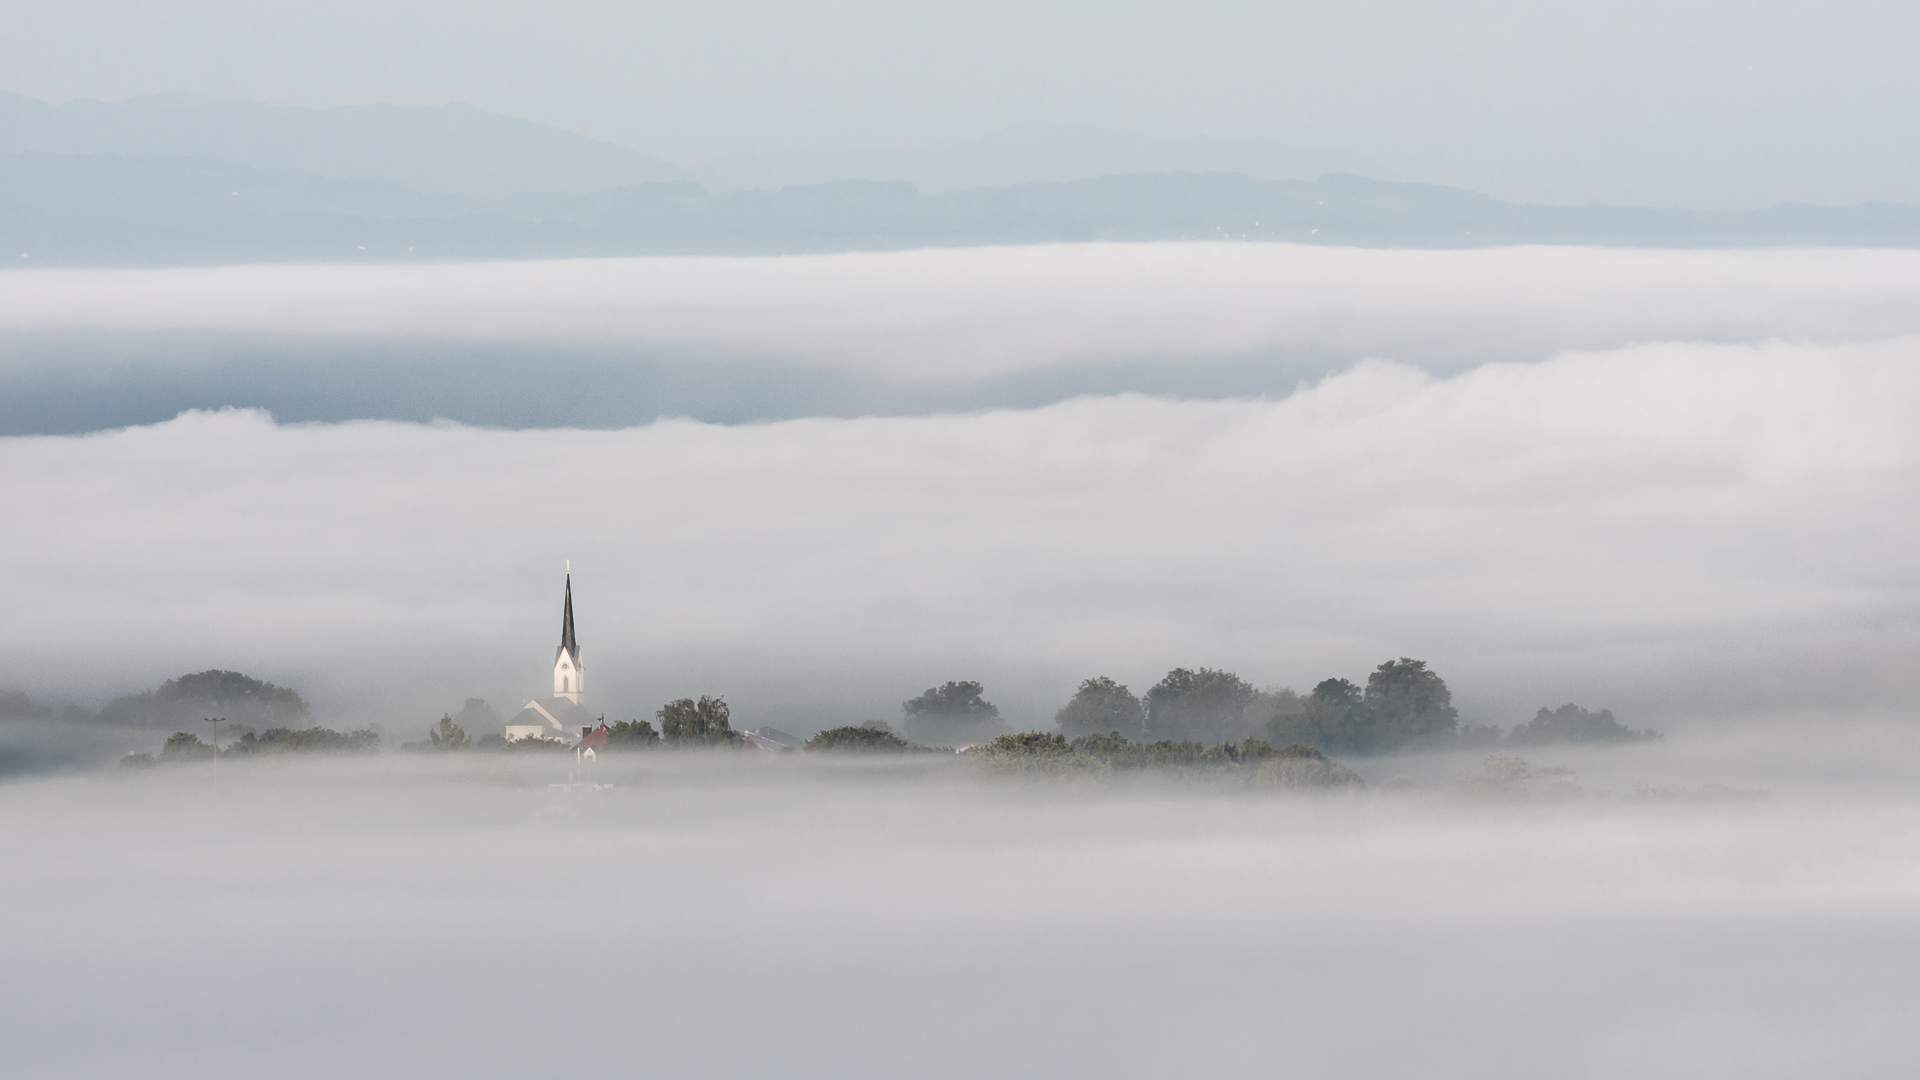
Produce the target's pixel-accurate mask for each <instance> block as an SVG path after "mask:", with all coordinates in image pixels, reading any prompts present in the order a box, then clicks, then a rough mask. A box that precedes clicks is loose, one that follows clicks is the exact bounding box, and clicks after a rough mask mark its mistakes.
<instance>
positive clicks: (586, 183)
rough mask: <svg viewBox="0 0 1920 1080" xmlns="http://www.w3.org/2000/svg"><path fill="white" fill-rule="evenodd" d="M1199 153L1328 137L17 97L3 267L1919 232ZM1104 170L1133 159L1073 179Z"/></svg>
mask: <svg viewBox="0 0 1920 1080" xmlns="http://www.w3.org/2000/svg"><path fill="white" fill-rule="evenodd" d="M968 155H976V156H978V158H979V160H977V161H974V160H971V159H970V158H969V156H968ZM1290 155H1292V156H1290ZM1189 159H1192V160H1203V159H1204V160H1217V161H1242V162H1245V163H1246V164H1247V167H1248V169H1249V170H1251V171H1253V172H1256V173H1263V174H1264V173H1270V172H1272V171H1274V170H1283V169H1286V168H1295V167H1300V168H1304V167H1306V165H1307V164H1309V163H1310V159H1311V155H1309V156H1306V157H1302V156H1299V155H1298V154H1294V152H1293V151H1291V150H1289V149H1287V148H1285V147H1279V146H1277V144H1267V143H1261V142H1259V141H1258V140H1241V141H1238V142H1236V141H1234V140H1211V141H1208V140H1165V139H1161V140H1155V139H1150V138H1147V137H1145V136H1135V135H1133V134H1131V133H1127V132H1116V131H1113V130H1110V129H1103V128H1094V127H1091V126H1087V125H1051V126H1031V125H1030V126H1028V127H1026V128H1021V129H1009V130H1008V131H1007V132H1003V133H1001V135H999V136H995V137H991V138H988V139H985V140H979V141H977V142H976V143H973V144H968V146H965V147H959V148H955V149H954V150H951V151H945V152H942V153H940V154H933V155H922V156H921V157H920V158H914V157H912V156H911V155H908V156H905V157H901V156H898V155H895V156H893V157H888V156H887V155H878V156H875V157H873V158H872V160H870V161H865V162H864V163H863V162H862V161H860V160H855V159H846V158H838V159H836V158H833V157H832V156H830V155H828V156H822V157H820V158H819V160H817V161H815V162H813V164H811V165H808V164H807V163H806V162H800V163H798V164H795V163H793V162H789V163H788V164H787V165H785V166H781V168H783V169H789V170H791V169H800V170H801V171H802V172H804V171H805V168H818V169H820V170H830V169H834V168H839V167H842V166H845V167H847V168H852V169H855V170H856V171H861V170H865V169H868V168H870V169H872V170H874V171H875V175H884V170H886V169H889V168H893V167H896V166H897V167H902V168H908V167H911V168H916V169H924V170H930V171H928V172H927V175H930V176H931V175H940V176H944V177H945V178H946V181H947V182H948V183H949V184H954V183H960V182H963V181H964V182H967V183H971V182H973V181H978V180H982V179H989V178H992V177H995V176H999V177H1009V176H1016V175H1029V174H1031V175H1043V176H1053V177H1060V178H1064V179H1053V180H1048V181H1045V182H1034V183H1017V184H1001V185H999V186H991V185H990V186H974V187H967V188H964V189H949V190H935V191H933V192H931V193H928V192H925V191H923V190H922V189H921V188H920V187H919V186H917V185H916V184H914V183H910V182H907V181H904V180H889V179H877V180H833V181H830V182H824V183H814V184H801V185H789V186H786V187H781V188H778V189H764V188H745V189H727V188H726V186H725V185H724V184H722V185H719V189H718V190H716V189H715V188H714V187H712V186H703V185H702V184H699V183H695V182H693V179H692V178H691V177H690V176H689V175H688V173H687V172H686V171H684V170H681V169H679V168H678V167H676V166H673V165H670V164H668V163H666V162H663V161H660V160H658V159H655V158H651V157H648V156H647V155H645V154H641V153H639V152H637V151H634V150H630V149H628V148H626V147H621V146H615V145H613V144H612V143H606V142H601V141H599V140H595V139H589V138H586V137H584V136H580V135H575V134H572V133H570V132H566V131H562V130H560V129H558V128H553V127H548V126H546V125H543V124H537V123H534V122H532V121H527V120H518V119H514V118H511V117H504V116H496V115H494V114H491V113H487V112H483V111H482V110H479V109H475V108H471V107H469V106H465V105H447V106H439V107H432V108H427V107H416V106H399V105H364V106H352V107H345V108H336V109H305V108H295V107H291V106H279V105H263V104H258V103H253V102H232V101H214V100H210V99H206V98H197V97H187V96H182V95H167V96H162V97H151V98H138V99H135V100H132V101H126V102H121V103H119V104H104V103H101V102H96V101H74V102H68V103H66V104H62V105H50V104H47V103H45V102H40V101H36V100H34V99H32V98H26V97H21V96H19V95H13V94H0V250H4V251H5V253H6V254H5V255H4V257H0V265H5V266H11V267H16V268H17V267H34V266H169V265H208V264H217V263H246V262H361V261H368V262H395V261H414V260H461V259H538V258H565V257H582V256H622V255H780V254H802V253H814V252H836V251H860V250H875V251H884V250H898V249H902V248H914V247H956V246H973V245H986V244H1031V243H1058V242H1072V241H1090V240H1108V241H1164V240H1235V241H1240V240H1245V241H1256V240H1264V241H1287V242H1293V243H1307V244H1339V245H1356V246H1372V247H1480V246H1488V245H1499V244H1597V245H1620V246H1658V247H1680V246H1700V247H1723V246H1736V247H1737V246H1761V245H1815V244H1817V245H1838V246H1890V247H1915V246H1920V210H1916V209H1914V208H1912V207H1905V206H1894V205H1887V204H1865V205H1860V206H1852V207H1814V206H1779V207H1774V208H1771V209H1767V210H1756V211H1698V210H1662V209H1647V208H1636V207H1617V206H1527V205H1519V204H1513V203H1504V202H1500V201H1498V200H1495V199H1492V198H1489V197H1487V196H1484V195H1477V194H1474V193H1472V192H1467V191H1461V190H1459V189H1455V188H1446V187H1437V186H1433V185H1423V184H1406V183H1392V182H1384V181H1378V180H1369V179H1365V178H1363V177H1360V176H1355V175H1352V174H1350V173H1341V172H1335V173H1329V174H1326V175H1322V176H1321V177H1320V179H1318V180H1299V179H1280V178H1274V177H1272V176H1270V175H1268V176H1267V177H1266V178H1264V179H1256V178H1252V177H1249V176H1248V175H1244V174H1243V173H1242V172H1239V171H1235V170H1217V171H1182V170H1178V169H1172V168H1135V167H1132V166H1141V165H1153V164H1155V163H1161V164H1166V163H1173V162H1178V161H1182V160H1189ZM916 162H918V164H916ZM803 166H804V168H803ZM1102 167H1111V168H1114V169H1116V170H1122V171H1118V172H1116V173H1114V174H1110V175H1100V176H1095V177H1080V178H1073V177H1075V176H1077V174H1078V173H1079V172H1082V171H1084V170H1086V169H1089V168H1102ZM1023 170H1024V171H1023ZM769 175H771V174H769ZM822 175H828V176H830V175H832V174H831V173H830V172H822ZM936 186H937V185H936Z"/></svg>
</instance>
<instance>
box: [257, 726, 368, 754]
mask: <svg viewBox="0 0 1920 1080" xmlns="http://www.w3.org/2000/svg"><path fill="white" fill-rule="evenodd" d="M379 749H380V736H379V735H378V734H377V733H375V732H372V731H366V730H362V731H353V732H346V733H342V732H338V731H334V730H333V729H331V728H323V727H310V728H299V729H292V728H268V729H267V730H266V731H265V732H264V733H263V734H261V735H259V736H255V735H254V733H253V732H251V731H249V732H247V733H246V734H245V735H242V736H240V738H238V739H236V740H234V741H233V743H232V744H230V745H229V746H228V747H227V749H226V753H228V754H231V755H233V756H235V757H251V756H254V755H257V754H372V753H376V752H378V751H379Z"/></svg>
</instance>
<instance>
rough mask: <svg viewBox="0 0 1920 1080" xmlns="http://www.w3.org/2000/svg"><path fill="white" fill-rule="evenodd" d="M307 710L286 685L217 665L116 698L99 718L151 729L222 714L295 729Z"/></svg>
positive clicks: (237, 720)
mask: <svg viewBox="0 0 1920 1080" xmlns="http://www.w3.org/2000/svg"><path fill="white" fill-rule="evenodd" d="M308 711H309V710H308V707H307V703H306V702H305V701H303V700H301V698H300V695H299V694H296V693H294V692H293V691H292V690H289V689H287V688H286V687H284V686H275V685H273V684H272V683H270V682H261V681H260V680H259V679H255V678H252V677H250V676H247V675H242V674H241V673H239V672H237V671H221V670H217V669H215V670H208V671H201V672H195V673H194V674H192V675H182V676H180V677H178V678H175V679H168V680H167V681H166V682H164V683H162V684H161V685H160V687H159V688H158V689H155V690H149V691H147V692H146V693H144V694H128V695H125V696H124V697H118V698H115V699H113V700H112V701H110V702H108V703H107V705H106V707H105V708H103V709H101V710H100V715H99V719H100V720H101V721H102V722H105V723H109V724H125V725H129V726H134V725H138V726H143V727H152V726H161V725H166V724H181V723H198V722H199V721H200V720H201V719H202V718H204V717H208V716H219V717H222V718H224V719H226V720H229V721H231V722H232V723H235V724H249V725H259V726H262V727H286V728H294V727H298V726H300V725H301V724H303V723H305V722H306V721H307V719H308V716H307V714H308Z"/></svg>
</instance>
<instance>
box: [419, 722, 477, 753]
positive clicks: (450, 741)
mask: <svg viewBox="0 0 1920 1080" xmlns="http://www.w3.org/2000/svg"><path fill="white" fill-rule="evenodd" d="M427 739H428V740H429V743H428V745H430V746H432V747H433V748H434V749H435V750H440V751H447V750H465V749H467V748H468V747H471V746H472V745H473V740H472V739H470V738H468V737H467V729H466V728H463V727H461V726H460V725H459V724H456V723H454V722H453V714H452V713H442V714H441V715H440V723H439V724H438V725H437V726H435V727H430V728H428V729H427Z"/></svg>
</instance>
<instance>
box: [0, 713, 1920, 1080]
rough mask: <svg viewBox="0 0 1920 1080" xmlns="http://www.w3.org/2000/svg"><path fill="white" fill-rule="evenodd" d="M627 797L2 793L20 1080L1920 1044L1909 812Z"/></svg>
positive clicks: (1435, 1061) (837, 780)
mask: <svg viewBox="0 0 1920 1080" xmlns="http://www.w3.org/2000/svg"><path fill="white" fill-rule="evenodd" d="M1878 746H1879V748H1880V749H1883V750H1887V751H1891V753H1888V754H1886V755H1885V756H1883V757H1882V758H1880V760H1882V761H1893V760H1900V761H1911V760H1912V757H1911V749H1912V745H1911V741H1910V740H1908V741H1901V742H1889V743H1882V744H1878ZM1873 748H1874V747H1873V746H1861V747H1857V748H1856V749H1858V750H1871V749H1873ZM1676 749H1678V748H1676ZM647 757H648V758H649V760H648V761H647V762H646V763H644V764H641V765H638V766H637V767H633V768H629V769H624V770H620V769H617V768H616V767H615V766H616V764H617V763H615V762H613V761H612V759H609V761H608V762H603V765H605V766H607V767H606V768H603V769H602V770H601V771H600V772H599V774H598V777H599V778H601V779H609V780H616V781H617V785H618V786H616V787H615V788H614V789H612V790H611V791H602V792H597V793H594V794H592V795H591V796H587V795H574V796H571V797H569V796H566V795H561V794H557V793H554V792H551V791H549V790H548V789H547V787H546V781H547V780H548V779H549V778H550V777H553V778H557V776H556V775H555V774H557V772H558V771H559V770H560V769H563V768H566V767H569V766H570V765H571V760H570V759H568V763H567V765H561V766H555V765H546V766H542V767H536V766H532V765H528V764H524V763H521V764H519V767H517V768H516V767H515V766H516V763H515V762H513V761H512V760H507V761H502V760H501V759H497V758H496V759H491V760H480V761H472V760H465V761H460V762H458V763H455V762H450V761H445V760H441V761H421V760H419V759H412V760H408V759H404V758H402V759H399V760H395V759H391V758H390V759H387V760H385V761H376V762H370V763H367V764H359V763H341V764H338V765H334V766H326V767H323V766H311V767H307V768H282V767H275V766H272V765H258V766H256V767H254V768H247V767H246V765H245V763H236V762H223V763H221V764H220V765H219V766H215V767H213V768H212V769H205V768H200V769H196V768H194V767H185V768H181V769H178V770H168V769H158V770H153V771H151V772H148V773H144V774H136V775H133V776H128V775H126V774H120V775H118V776H107V777H89V778H86V779H84V780H58V781H47V780H41V781H27V782H16V783H11V784H6V785H0V813H3V814H4V815H5V816H6V818H7V820H9V821H12V822H21V823H26V824H27V825H28V826H29V827H22V828H11V829H8V830H6V831H5V832H4V833H3V834H0V862H4V865H5V866H7V867H9V868H10V870H9V875H8V878H7V880H6V892H5V895H6V899H7V907H8V912H9V914H10V916H12V917H13V918H14V919H15V920H16V921H17V922H18V924H19V925H20V926H21V927H31V928H32V932H30V933H29V932H17V933H12V934H8V935H6V936H5V938H4V939H0V962H4V963H5V965H6V969H7V971H8V972H9V973H10V975H11V977H12V978H13V979H15V980H16V981H18V982H19V983H20V984H21V985H23V986H27V987H31V988H32V992H31V993H26V994H22V995H20V996H19V999H18V1000H17V1001H16V1002H14V1003H13V1005H12V1007H10V1008H9V1009H7V1010H6V1011H5V1014H4V1015H3V1016H0V1036H4V1037H5V1039H6V1045H7V1054H8V1061H9V1065H10V1067H11V1071H12V1072H14V1073H16V1074H18V1075H23V1076H77V1075H134V1074H138V1075H141V1076H156V1077H175V1076H179V1077H186V1076H216V1077H227V1076H232V1077H253V1076H261V1075H268V1074H271V1075H274V1076H285V1077H316V1078H318V1077H338V1076H341V1075H352V1074H364V1073H376V1074H382V1075H391V1074H396V1073H415V1074H421V1075H434V1076H441V1075H472V1076H499V1075H513V1074H527V1073H542V1072H561V1073H574V1072H585V1073H609V1072H611V1073H624V1072H631V1071H633V1070H634V1069H635V1068H636V1066H638V1067H639V1068H640V1069H641V1071H647V1072H651V1073H657V1074H670V1075H714V1076H746V1075H752V1076H765V1075H826V1074H830V1075H834V1076H846V1077H893V1076H900V1075H903V1074H911V1075H914V1076H929V1077H953V1078H964V1077H978V1076H982V1075H1020V1076H1030V1075H1046V1076H1059V1077H1114V1076H1121V1077H1132V1076H1142V1077H1165V1076H1171V1075H1207V1076H1216V1077H1235V1078H1237V1077H1271V1076H1273V1075H1275V1074H1276V1072H1283V1073H1286V1074H1292V1075H1305V1076H1346V1075H1360V1076H1394V1075H1441V1076H1455V1075H1460V1076H1478V1077H1501V1078H1504V1077H1528V1078H1531V1077H1538V1076H1542V1075H1552V1076H1564V1077H1576V1078H1585V1077H1615V1076H1624V1075H1631V1076H1644V1077H1655V1078H1668V1077H1671V1078H1676V1080H1677V1078H1680V1077H1687V1078H1693V1077H1713V1078H1719V1077H1727V1078H1732V1077H1742V1078H1747V1077H1761V1078H1776V1077H1777V1078H1788V1077H1796V1078H1797V1077H1804V1076H1808V1075H1814V1074H1826V1075H1846V1076H1894V1075H1899V1074H1900V1073H1901V1071H1902V1070H1903V1069H1904V1068H1905V1067H1906V1063H1907V1055H1906V1052H1905V1051H1906V1047H1907V1045H1908V1044H1909V1043H1910V1041H1911V1040H1910V1038H1908V1037H1907V1035H1906V1032H1907V1030H1908V1028H1909V1027H1910V1026H1911V1015H1912V1013H1913V1010H1914V1008H1915V1006H1916V1005H1917V1004H1920V1001H1916V995H1915V991H1914V983H1913V979H1912V976H1911V956H1912V953H1913V949H1914V948H1915V947H1916V946H1920V935H1917V934H1916V931H1915V924H1914V920H1913V918H1912V909H1913V904H1914V901H1915V900H1916V898H1917V897H1920V881H1917V880H1916V877H1915V871H1914V867H1913V861H1912V857H1911V842H1910V840H1909V837H1910V836H1911V831H1912V825H1913V824H1914V819H1915V813H1914V806H1913V805H1912V801H1911V798H1910V797H1908V796H1905V795H1903V796H1901V797H1897V798H1893V799H1877V798H1860V797H1859V796H1858V795H1857V794H1856V795H1851V796H1850V795H1847V794H1843V793H1837V792H1826V793H1824V794H1823V797H1821V798H1817V799H1806V798H1804V797H1802V795H1801V792H1802V791H1803V790H1804V789H1798V790H1796V789H1793V788H1791V787H1789V788H1788V789H1786V790H1782V789H1781V788H1779V787H1776V788H1775V794H1774V796H1773V797H1772V798H1770V799H1766V800H1763V801H1758V802H1752V801H1739V802H1734V803H1723V804H1716V805H1699V804H1651V805H1649V804H1646V803H1632V802H1623V801H1621V800H1619V799H1618V798H1617V797H1616V798H1611V799H1603V800H1597V801H1588V800H1581V801H1576V802H1574V803H1572V804H1567V805H1552V804H1548V805H1538V804H1533V805H1524V804H1523V805H1515V804H1496V805H1474V804H1471V803H1463V802H1461V801H1459V800H1449V799H1446V798H1433V797H1422V796H1418V795H1415V796H1409V797H1402V798H1399V799H1382V798H1376V797H1372V796H1359V797H1356V798H1349V799H1325V800H1322V799H1311V798H1305V797H1294V798H1286V797H1280V798H1274V797H1267V798H1258V797H1248V796H1242V797H1238V798H1235V797H1220V796H1218V795H1215V796H1214V797H1202V795H1201V794H1200V793H1197V792H1184V793H1183V792H1182V791H1180V790H1178V789H1174V790H1164V791H1161V790H1154V789H1146V790H1137V789H1123V790H1121V791H1118V792H1115V791H1104V792H1102V791H1087V790H1079V789H1073V788H1068V789H1065V790H1059V789H1052V790H1048V789H1042V788H1038V787H1027V786H1022V785H1012V784H1005V783H1001V784H988V783H980V782H978V781H975V782H968V781H966V780H965V779H962V778H956V777H954V776H952V775H951V774H950V773H949V774H947V775H944V776H941V775H933V774H926V773H917V772H916V771H915V770H911V769H903V770H899V771H898V772H896V773H894V774H893V775H887V774H885V773H882V772H880V771H879V770H870V769H869V770H863V769H860V768H857V767H841V768H839V769H834V768H832V767H831V766H828V765H825V764H823V763H821V762H819V761H817V760H816V761H792V760H790V759H789V760H769V761H760V762H753V761H748V760H742V759H740V758H738V757H737V756H736V757H733V758H730V759H728V760H727V762H726V763H725V764H727V765H729V766H730V767H726V768H721V767H718V766H719V765H720V764H721V763H720V762H712V763H700V762H689V761H686V760H685V759H684V758H683V757H681V756H680V755H671V754H660V755H647ZM1783 761H1791V758H1790V757H1787V756H1776V757H1775V759H1774V764H1775V765H1776V766H1778V765H1779V764H1781V763H1782V762H1783ZM948 763H949V764H950V765H951V764H953V763H952V762H951V759H949V762H948ZM703 764H704V765H705V766H706V767H704V768H703V767H702V766H703ZM928 764H935V763H931V762H929V763H928ZM1635 765H1636V767H1642V768H1648V769H1652V770H1655V772H1654V773H1653V774H1652V775H1653V776H1655V777H1658V776H1659V775H1660V770H1662V768H1663V766H1662V763H1661V762H1659V761H1657V760H1654V759H1651V758H1649V759H1645V760H1640V761H1636V762H1635ZM1665 767H1666V768H1669V769H1670V768H1671V763H1667V765H1666V766H1665ZM1906 774H1907V775H1908V776H1910V775H1911V769H1910V768H1908V769H1907V770H1906ZM1583 778H1584V777H1583ZM1783 778H1784V777H1783V776H1782V775H1781V774H1779V773H1775V774H1774V775H1773V776H1772V777H1770V778H1769V779H1771V780H1775V781H1778V780H1781V779H1783ZM1906 791H1907V792H1910V791H1911V784H1910V783H1909V784H1908V785H1907V786H1906ZM1617 795H1618V792H1617V791H1616V796H1617ZM1811 989H1817V990H1818V992H1817V993H1814V992H1810V990H1811ZM103 1026H104V1027H105V1028H106V1033H104V1034H103V1032H102V1029H103Z"/></svg>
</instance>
